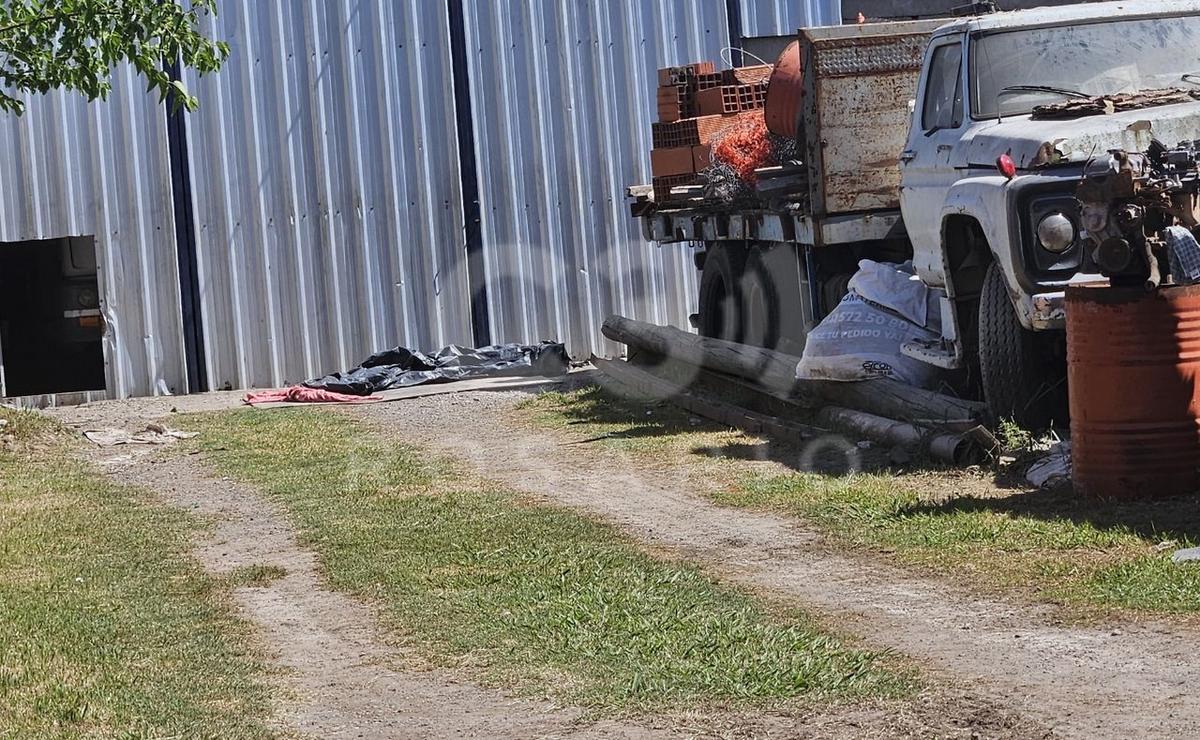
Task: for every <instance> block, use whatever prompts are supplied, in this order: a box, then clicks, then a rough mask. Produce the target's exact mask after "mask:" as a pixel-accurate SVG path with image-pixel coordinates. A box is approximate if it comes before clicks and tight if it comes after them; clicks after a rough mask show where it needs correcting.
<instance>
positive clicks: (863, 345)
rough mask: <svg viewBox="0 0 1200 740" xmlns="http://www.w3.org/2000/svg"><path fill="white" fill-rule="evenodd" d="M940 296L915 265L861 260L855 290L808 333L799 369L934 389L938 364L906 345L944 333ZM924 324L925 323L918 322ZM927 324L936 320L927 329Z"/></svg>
mask: <svg viewBox="0 0 1200 740" xmlns="http://www.w3.org/2000/svg"><path fill="white" fill-rule="evenodd" d="M939 318H940V313H939V311H938V310H937V306H936V296H933V295H931V293H930V291H929V289H928V288H927V287H926V286H925V285H924V284H923V283H921V281H920V280H919V279H918V278H917V277H916V275H914V274H913V273H912V266H911V265H910V264H907V263H906V264H904V265H888V264H882V263H879V262H873V261H871V260H863V261H862V262H860V263H859V272H858V273H856V274H855V275H854V277H853V278H851V280H850V292H849V293H848V294H847V295H846V297H845V298H843V299H842V301H841V303H839V304H838V305H837V306H836V307H835V308H834V309H833V311H832V312H830V314H829V315H828V316H826V317H825V319H824V320H823V321H822V322H821V323H820V325H819V326H817V328H815V329H813V330H812V331H811V332H809V334H808V339H807V340H806V341H805V344H804V354H803V355H802V356H801V360H800V364H799V365H798V366H797V367H796V377H797V378H800V379H802V380H839V381H855V380H868V379H871V378H881V377H886V378H895V379H896V380H899V381H901V382H904V383H908V384H909V385H914V386H918V387H922V388H932V387H933V386H935V385H936V383H937V380H938V370H937V368H935V367H933V366H931V365H928V364H926V363H924V362H921V361H920V360H915V359H912V358H911V357H905V356H904V355H903V354H902V353H901V352H900V347H901V345H903V344H904V343H906V342H909V341H911V340H914V339H922V340H931V339H936V338H937V337H938V336H939V335H940V329H939V328H938V325H939V324H940V322H939V321H938V319H939ZM917 322H920V323H917ZM927 324H932V326H931V327H929V328H926V325H927Z"/></svg>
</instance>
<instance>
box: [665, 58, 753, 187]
mask: <svg viewBox="0 0 1200 740" xmlns="http://www.w3.org/2000/svg"><path fill="white" fill-rule="evenodd" d="M771 69H772V68H771V67H770V66H769V65H761V66H755V67H738V68H736V69H727V70H725V71H723V72H716V71H714V67H713V63H712V62H698V63H696V64H689V65H686V66H683V67H668V68H666V69H660V70H659V71H658V123H655V124H653V135H654V142H653V144H654V148H653V149H652V150H651V152H650V171H651V174H653V176H654V179H653V184H654V200H655V202H658V203H662V202H664V201H667V200H670V199H671V188H675V187H680V186H683V185H695V184H698V183H699V181H700V178H699V176H698V175H697V174H696V173H698V172H700V171H701V170H703V169H704V168H706V167H708V165H709V164H710V162H711V157H712V147H711V144H712V140H713V139H714V138H715V137H716V136H717V135H718V134H720V133H721V132H722V131H724V130H725V129H726V128H728V127H729V126H732V125H733V124H734V123H736V122H737V120H738V117H739V115H740V114H742V113H744V112H746V111H753V110H757V109H760V108H762V107H763V105H764V104H765V102H766V97H767V81H768V79H770V76H771Z"/></svg>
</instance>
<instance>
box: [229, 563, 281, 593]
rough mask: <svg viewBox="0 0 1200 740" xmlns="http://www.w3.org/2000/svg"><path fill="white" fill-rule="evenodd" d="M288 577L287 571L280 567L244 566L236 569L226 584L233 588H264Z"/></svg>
mask: <svg viewBox="0 0 1200 740" xmlns="http://www.w3.org/2000/svg"><path fill="white" fill-rule="evenodd" d="M286 575H287V570H286V569H284V568H281V567H280V566H278V565H243V566H241V567H239V568H234V569H233V571H232V572H230V573H229V574H228V575H226V576H225V582H226V583H227V584H229V585H230V586H233V587H235V588H236V587H238V586H251V587H254V588H262V587H264V586H270V585H271V583H273V582H274V581H277V580H279V579H280V578H283V577H284V576H286Z"/></svg>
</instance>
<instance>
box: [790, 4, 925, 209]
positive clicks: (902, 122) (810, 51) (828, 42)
mask: <svg viewBox="0 0 1200 740" xmlns="http://www.w3.org/2000/svg"><path fill="white" fill-rule="evenodd" d="M939 24H940V21H933V22H928V21H924V22H914V23H881V24H871V25H869V26H858V27H855V26H841V27H831V28H810V29H804V30H802V31H801V32H800V33H801V46H802V53H803V54H804V70H805V71H804V75H805V87H806V90H805V92H806V95H805V104H804V120H803V123H804V134H803V136H804V138H805V149H806V152H807V154H808V161H809V163H810V166H811V167H812V168H813V172H812V174H813V176H812V177H810V179H809V182H810V188H811V192H810V197H811V199H812V209H813V212H814V213H815V214H817V215H826V214H836V213H854V212H862V211H870V210H877V209H894V208H898V207H899V205H900V167H899V154H900V152H901V151H902V150H903V149H904V145H905V141H906V139H907V138H908V125H909V111H908V102H909V101H910V100H912V99H913V98H914V97H915V95H916V89H917V81H918V78H919V76H920V71H921V62H922V58H923V56H924V52H925V47H926V45H927V43H928V41H929V37H930V35H931V34H932V32H933V30H934V29H935V28H937V26H938V25H939Z"/></svg>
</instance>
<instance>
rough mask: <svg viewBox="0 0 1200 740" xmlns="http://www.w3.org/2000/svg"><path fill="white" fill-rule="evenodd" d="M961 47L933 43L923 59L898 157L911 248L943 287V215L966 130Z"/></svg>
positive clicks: (953, 40) (951, 40) (952, 41)
mask: <svg viewBox="0 0 1200 740" xmlns="http://www.w3.org/2000/svg"><path fill="white" fill-rule="evenodd" d="M965 66H966V65H964V64H963V44H962V41H961V40H960V39H959V37H957V36H953V37H947V38H944V39H939V40H935V41H934V42H933V43H932V44H931V45H930V47H929V51H928V52H927V55H926V57H925V72H924V74H923V75H922V77H921V84H920V87H919V89H918V91H917V100H916V109H915V110H914V111H913V119H912V125H911V126H910V129H909V134H908V145H907V146H906V147H905V150H904V152H903V153H902V154H901V155H900V171H901V186H900V208H901V210H902V212H903V213H904V225H905V227H906V228H907V229H908V234H909V237H910V238H911V239H912V243H913V257H914V261H915V262H916V266H917V269H918V270H919V271H920V272H921V276H922V277H923V278H925V279H926V281H927V282H929V283H931V284H934V285H943V284H944V277H943V276H942V274H941V273H942V267H941V266H942V257H941V213H942V204H943V203H945V200H946V194H947V193H948V192H949V190H950V187H951V186H952V185H953V184H954V182H955V181H956V180H957V179H958V178H959V174H958V172H957V170H956V169H955V168H954V166H953V164H952V163H951V156H952V154H953V152H954V148H955V145H956V144H958V142H959V140H960V139H961V137H962V132H963V129H964V127H965V120H964V119H965V117H966V115H965V106H964V105H963V91H964V90H965V89H966V87H965V84H966V81H965V79H964V78H965Z"/></svg>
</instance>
